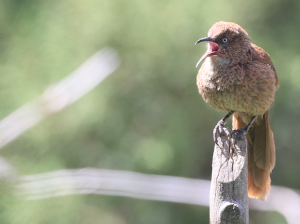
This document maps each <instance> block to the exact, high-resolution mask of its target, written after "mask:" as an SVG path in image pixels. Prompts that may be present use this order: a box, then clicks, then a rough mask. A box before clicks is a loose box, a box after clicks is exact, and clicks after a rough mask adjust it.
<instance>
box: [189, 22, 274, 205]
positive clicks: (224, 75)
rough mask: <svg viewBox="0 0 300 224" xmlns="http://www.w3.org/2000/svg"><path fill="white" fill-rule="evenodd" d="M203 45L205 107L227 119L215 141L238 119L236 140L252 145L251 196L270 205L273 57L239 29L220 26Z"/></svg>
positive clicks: (199, 77)
mask: <svg viewBox="0 0 300 224" xmlns="http://www.w3.org/2000/svg"><path fill="white" fill-rule="evenodd" d="M201 42H207V51H206V52H205V53H204V55H203V56H202V57H201V58H200V60H199V61H198V63H197V65H196V67H197V66H198V65H199V64H200V63H201V62H202V61H204V62H203V64H202V66H201V68H200V69H199V72H198V74H197V86H198V90H199V93H200V94H201V95H202V98H203V100H204V101H205V102H206V103H209V104H210V105H211V106H212V107H214V108H215V109H217V110H221V111H224V112H226V113H227V115H226V116H225V117H223V118H222V119H221V120H220V121H219V122H218V123H217V125H216V126H215V128H214V131H213V137H214V141H215V143H217V135H218V134H220V133H221V130H222V128H223V127H224V124H225V121H226V120H227V119H228V118H229V117H231V116H232V115H233V118H232V129H233V131H232V136H234V140H236V139H237V137H239V136H240V135H245V136H246V138H247V142H248V143H247V144H248V145H247V150H248V196H249V197H252V198H258V199H260V200H266V199H267V197H268V194H269V192H270V188H271V179H270V173H271V171H272V169H273V168H274V166H275V157H276V156H275V143H274V136H273V131H272V129H271V125H270V120H269V110H270V108H271V107H272V106H273V104H274V101H275V92H276V91H277V89H278V88H279V80H278V77H277V73H276V70H275V67H274V65H273V63H272V61H271V58H270V56H269V54H268V53H267V52H266V51H264V50H263V49H262V48H260V47H258V46H256V45H255V44H253V43H251V39H250V37H249V36H248V33H247V32H246V31H245V30H244V29H243V28H242V27H241V26H239V25H238V24H236V23H232V22H224V21H221V22H217V23H215V24H214V25H213V26H212V27H211V28H210V29H209V31H208V36H207V37H204V38H201V39H199V40H198V41H197V42H196V43H195V44H198V43H201Z"/></svg>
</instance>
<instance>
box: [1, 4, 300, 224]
mask: <svg viewBox="0 0 300 224" xmlns="http://www.w3.org/2000/svg"><path fill="white" fill-rule="evenodd" d="M299 8H300V2H299V1H296V0H285V1H283V0H281V1H280V0H266V1H258V0H254V1H240V0H231V1H218V0H216V1H203V0H202V1H196V0H186V1H179V0H172V1H171V0H151V1H150V0H143V1H137V0H127V1H122V0H87V1H82V0H72V1H71V0H61V1H58V0H53V1H40V0H22V1H21V0H10V1H8V0H2V1H0V74H1V79H0V115H1V117H2V118H4V117H5V116H6V115H8V114H9V113H11V112H13V111H14V110H16V109H17V108H19V107H20V106H22V105H24V104H25V103H26V102H28V101H30V100H31V99H33V98H35V97H36V96H38V95H40V94H41V93H42V92H43V90H44V89H45V88H46V87H47V86H49V85H50V84H53V83H55V82H58V81H59V80H61V79H62V78H63V77H65V76H66V75H67V74H69V73H70V72H72V71H73V70H74V69H76V68H77V67H78V66H79V65H80V64H81V63H82V62H83V61H84V60H85V59H87V58H88V57H90V56H91V55H92V54H93V53H95V52H96V51H97V50H98V49H100V48H102V47H104V46H111V47H113V48H115V49H116V50H118V51H119V53H120V55H121V59H122V64H121V66H120V68H119V69H118V70H117V71H116V72H115V73H114V74H113V75H111V76H110V77H108V78H107V79H106V80H105V81H104V82H103V83H101V84H100V86H98V87H97V88H96V89H94V90H93V91H92V92H90V93H89V94H87V95H86V96H84V97H83V98H82V99H81V100H79V101H78V102H76V103H75V104H74V105H72V106H70V107H69V108H67V109H66V110H64V111H63V112H61V113H59V114H57V115H54V116H52V117H50V118H49V119H47V120H45V121H44V122H42V123H41V124H39V125H38V126H36V127H35V128H33V129H32V130H30V131H29V132H27V133H25V134H24V135H23V136H21V137H20V138H19V139H17V140H16V141H14V142H13V143H11V144H9V145H8V146H6V147H5V148H4V149H3V150H2V151H1V156H3V157H4V158H6V159H7V160H8V161H9V162H10V163H11V164H12V165H13V166H14V167H15V168H16V170H17V172H18V174H19V175H26V174H35V173H42V172H47V171H54V170H58V169H70V168H82V167H87V166H89V167H95V168H105V169H121V170H131V171H136V172H143V173H149V174H163V175H174V176H183V177H190V178H202V179H210V175H211V158H212V150H213V141H212V129H213V127H214V125H215V124H216V122H217V121H218V120H219V119H220V118H221V117H223V116H224V113H222V112H218V111H216V110H215V109H213V108H212V107H211V106H209V105H207V104H206V103H205V102H204V101H203V100H202V99H201V96H200V95H199V94H198V92H197V87H196V84H195V82H196V74H197V69H196V68H195V64H196V62H197V61H198V59H199V58H200V56H201V55H202V54H203V53H204V51H205V48H204V45H202V46H198V45H197V46H195V45H194V43H195V41H196V40H197V39H199V38H200V37H204V36H206V34H207V31H208V29H209V28H210V27H211V26H212V25H213V24H214V23H215V22H218V21H221V20H223V21H231V22H235V23H238V24H240V25H241V26H242V27H243V28H245V30H247V32H248V33H249V36H250V37H251V39H252V42H253V43H255V44H257V45H258V46H260V47H262V48H264V49H265V50H266V51H267V52H268V53H269V54H270V55H271V58H272V60H273V62H274V64H275V67H276V69H277V73H278V76H279V79H280V82H281V87H280V89H279V90H278V92H277V96H276V102H275V105H274V107H273V109H272V110H271V123H272V127H273V130H274V134H275V141H276V146H277V163H276V166H275V169H274V171H273V173H272V180H273V181H272V184H275V185H283V186H287V187H291V188H296V189H300V179H299V178H298V177H299V176H298V175H299V169H300V163H299V159H300V151H299V149H298V147H299V144H300V138H298V136H299V134H300V127H299V122H300V113H299V111H300V100H299V94H300V84H299V83H300V76H299V74H300V63H299V61H300V53H299V48H300V44H299V42H298V40H299V38H298V36H299V34H300V30H299V29H298V27H299V22H300V14H299ZM228 123H230V122H228ZM229 125H230V124H229ZM3 192H5V193H3V194H2V195H1V201H2V203H1V205H0V222H1V223H16V224H19V223H30V224H35V223H43V224H45V223H49V224H50V223H56V224H60V223H74V224H77V223H85V224H89V223H101V224H134V223H139V224H153V223H156V224H168V223H172V224H177V223H178V224H179V223H189V224H193V223H197V224H199V223H208V222H209V221H208V208H204V207H199V206H192V205H185V204H172V203H164V202H153V201H145V200H137V199H129V198H119V197H109V196H93V195H88V196H66V197H61V198H53V199H46V200H40V201H22V200H19V199H16V198H13V197H10V196H9V195H10V194H8V193H7V191H3ZM250 215H251V216H250V223H276V224H284V223H286V222H285V220H284V218H283V217H282V216H281V215H279V214H277V213H266V212H253V211H252V212H251V213H250Z"/></svg>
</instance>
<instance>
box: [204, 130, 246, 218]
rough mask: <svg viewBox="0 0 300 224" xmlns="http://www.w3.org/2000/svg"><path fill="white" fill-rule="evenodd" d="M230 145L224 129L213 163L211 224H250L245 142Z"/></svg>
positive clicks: (228, 132) (228, 136)
mask: <svg viewBox="0 0 300 224" xmlns="http://www.w3.org/2000/svg"><path fill="white" fill-rule="evenodd" d="M232 142H233V140H231V137H230V131H229V129H227V128H223V131H222V132H221V134H220V135H219V136H218V144H219V146H220V147H219V146H218V145H217V144H216V145H215V148H214V155H213V162H212V178H211V187H210V224H249V206H248V156H247V140H246V138H245V136H242V137H241V138H239V139H238V141H237V143H236V144H235V145H234V144H233V143H232Z"/></svg>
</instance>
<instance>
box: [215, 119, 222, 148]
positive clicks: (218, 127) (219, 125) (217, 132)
mask: <svg viewBox="0 0 300 224" xmlns="http://www.w3.org/2000/svg"><path fill="white" fill-rule="evenodd" d="M223 128H224V121H223V120H220V121H219V122H218V123H217V125H216V126H215V128H214V131H213V138H214V142H215V144H217V146H219V143H218V137H219V136H220V135H221V133H222V131H223ZM219 147H220V146H219Z"/></svg>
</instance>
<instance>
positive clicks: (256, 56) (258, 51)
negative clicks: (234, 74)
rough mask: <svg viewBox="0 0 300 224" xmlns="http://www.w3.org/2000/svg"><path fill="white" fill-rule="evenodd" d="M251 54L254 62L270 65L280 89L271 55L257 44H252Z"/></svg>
mask: <svg viewBox="0 0 300 224" xmlns="http://www.w3.org/2000/svg"><path fill="white" fill-rule="evenodd" d="M251 54H252V61H259V62H261V63H264V64H267V65H269V66H270V67H271V68H272V70H273V71H274V74H275V79H276V88H277V89H278V88H279V80H278V77H277V73H276V69H275V67H274V64H273V62H272V61H271V58H270V55H269V54H268V53H267V52H265V51H264V49H262V48H260V47H258V46H256V45H255V44H252V43H251Z"/></svg>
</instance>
